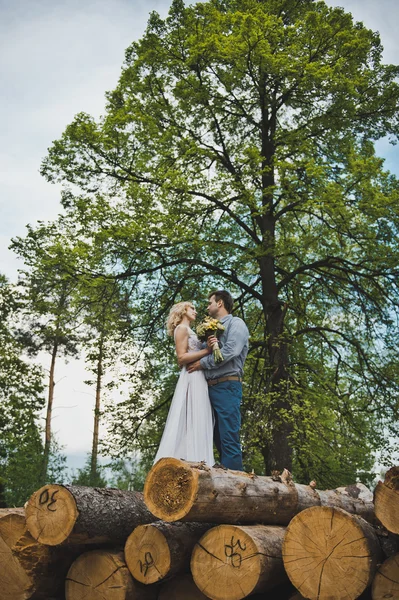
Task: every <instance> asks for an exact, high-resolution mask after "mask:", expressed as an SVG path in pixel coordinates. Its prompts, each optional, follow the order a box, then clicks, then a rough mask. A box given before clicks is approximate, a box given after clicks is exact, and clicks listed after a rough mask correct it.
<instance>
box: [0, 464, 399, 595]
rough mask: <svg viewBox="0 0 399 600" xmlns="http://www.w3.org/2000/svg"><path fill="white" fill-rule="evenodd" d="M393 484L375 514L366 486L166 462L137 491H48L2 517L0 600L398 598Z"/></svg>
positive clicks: (390, 476)
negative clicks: (322, 485)
mask: <svg viewBox="0 0 399 600" xmlns="http://www.w3.org/2000/svg"><path fill="white" fill-rule="evenodd" d="M398 480H399V468H394V469H391V470H390V471H389V472H388V473H387V476H386V479H385V482H384V483H382V482H380V484H379V485H378V486H377V488H376V491H375V497H374V501H375V507H374V504H373V496H372V494H371V493H370V492H369V491H368V490H367V488H365V487H364V486H362V485H361V484H357V485H353V486H349V487H346V488H339V489H338V490H329V491H319V490H316V489H315V486H314V485H309V486H306V485H299V484H295V483H294V482H293V481H292V478H291V477H290V474H289V473H288V472H284V473H283V474H282V475H281V476H278V475H276V476H275V477H257V476H256V475H254V474H247V473H242V472H236V471H229V470H225V469H222V468H209V467H207V466H206V465H204V464H203V463H188V462H185V461H181V460H176V459H173V458H168V459H161V460H160V461H159V462H158V463H157V464H156V465H154V467H153V468H152V470H151V471H150V473H149V474H148V477H147V481H146V484H145V489H144V496H143V494H140V493H138V492H126V491H120V490H112V489H98V488H85V487H79V486H61V485H48V486H45V487H43V488H41V489H40V490H38V491H37V492H35V494H33V496H32V497H31V498H30V500H29V501H28V503H27V505H26V507H25V512H24V511H23V510H22V509H12V510H5V511H0V600H29V599H31V600H139V599H142V600H156V599H158V600H206V598H211V599H213V600H240V599H242V598H247V597H250V598H251V599H252V600H301V599H302V598H309V599H315V600H316V599H317V600H341V599H342V600H344V599H345V600H351V599H353V600H355V599H356V598H362V599H364V600H366V598H368V599H370V598H372V599H373V600H376V599H378V600H379V599H382V598H385V599H386V598H392V599H395V598H396V599H398V600H399V546H398V539H399V537H398V536H397V533H398V506H399V483H398ZM382 525H384V526H385V527H383V526H382ZM388 530H390V531H391V533H390V532H389V531H388Z"/></svg>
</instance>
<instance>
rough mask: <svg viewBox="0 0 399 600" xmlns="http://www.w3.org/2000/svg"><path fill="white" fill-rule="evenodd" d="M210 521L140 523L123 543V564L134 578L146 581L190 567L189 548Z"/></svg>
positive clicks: (153, 581) (175, 573) (155, 579)
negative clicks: (124, 561) (124, 543)
mask: <svg viewBox="0 0 399 600" xmlns="http://www.w3.org/2000/svg"><path fill="white" fill-rule="evenodd" d="M210 527H212V525H209V524H207V523H165V522H164V521H158V522H157V523H151V524H148V525H139V527H136V529H135V530H134V531H133V533H132V534H131V535H130V536H129V537H128V539H127V542H126V545H125V560H126V564H127V566H128V568H129V570H130V572H131V574H132V575H133V577H134V578H135V579H137V581H141V583H145V584H149V583H155V582H157V581H160V580H166V579H171V578H172V577H174V576H175V575H177V574H178V573H184V572H185V571H189V570H190V557H191V552H192V550H193V548H194V546H195V544H196V542H197V541H198V540H199V539H200V538H201V537H202V536H203V535H204V533H205V532H206V531H207V530H208V529H209V528H210Z"/></svg>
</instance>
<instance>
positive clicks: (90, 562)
mask: <svg viewBox="0 0 399 600" xmlns="http://www.w3.org/2000/svg"><path fill="white" fill-rule="evenodd" d="M157 591H158V590H157V588H156V587H155V586H143V585H141V584H140V583H138V582H137V581H134V579H133V577H132V576H131V574H130V573H129V569H128V568H127V566H126V563H125V561H124V557H123V552H119V551H117V550H92V551H91V552H85V553H84V554H81V555H80V556H79V558H78V559H77V560H75V562H74V563H73V564H72V566H71V568H70V569H69V571H68V575H67V578H66V581H65V598H66V600H83V599H84V600H100V599H105V598H109V599H111V598H112V600H155V599H156V597H157Z"/></svg>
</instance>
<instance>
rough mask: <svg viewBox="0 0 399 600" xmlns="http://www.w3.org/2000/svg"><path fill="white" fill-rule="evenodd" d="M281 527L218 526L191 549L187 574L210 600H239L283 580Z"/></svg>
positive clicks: (282, 535) (284, 575) (285, 577)
mask: <svg viewBox="0 0 399 600" xmlns="http://www.w3.org/2000/svg"><path fill="white" fill-rule="evenodd" d="M284 534H285V528H284V527H276V526H273V525H252V526H236V525H219V527H214V528H213V529H210V530H209V531H208V532H207V533H206V534H205V535H204V536H203V537H202V538H201V539H200V540H199V542H197V544H196V545H195V547H194V550H193V554H192V556H191V573H192V575H193V579H194V582H195V584H196V586H197V587H198V588H199V589H200V590H201V592H203V593H204V594H205V595H206V596H209V598H212V599H213V600H240V599H241V598H246V597H247V596H248V595H249V594H254V593H259V592H265V591H266V590H270V589H271V588H273V587H275V586H276V585H278V584H280V583H283V582H285V581H287V576H286V574H285V571H284V566H283V560H282V544H283V539H284Z"/></svg>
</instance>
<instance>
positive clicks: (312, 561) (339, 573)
mask: <svg viewBox="0 0 399 600" xmlns="http://www.w3.org/2000/svg"><path fill="white" fill-rule="evenodd" d="M380 559H381V550H380V547H379V543H378V539H377V536H376V535H375V533H374V532H373V529H372V527H371V526H370V525H369V524H368V523H366V521H364V520H363V519H360V518H359V517H356V516H353V515H350V514H349V513H347V512H346V511H343V510H341V509H337V508H330V507H324V506H319V507H312V508H308V509H306V510H305V511H303V512H301V513H300V514H298V515H297V516H296V517H294V518H293V519H292V521H291V523H290V524H289V526H288V527H287V533H286V536H285V539H284V543H283V560H284V566H285V569H286V572H287V575H288V577H289V578H290V580H291V582H292V583H293V584H294V586H295V587H296V588H297V589H298V590H299V592H300V593H301V594H302V595H303V596H304V597H305V598H309V599H310V600H331V599H332V598H336V599H337V600H338V599H340V598H342V599H343V598H345V600H352V599H353V600H354V599H355V598H358V597H359V596H360V595H361V594H362V592H363V591H364V590H365V589H366V588H367V586H368V585H369V584H370V583H371V581H372V578H373V576H374V573H375V571H376V568H377V563H378V561H379V560H380Z"/></svg>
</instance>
